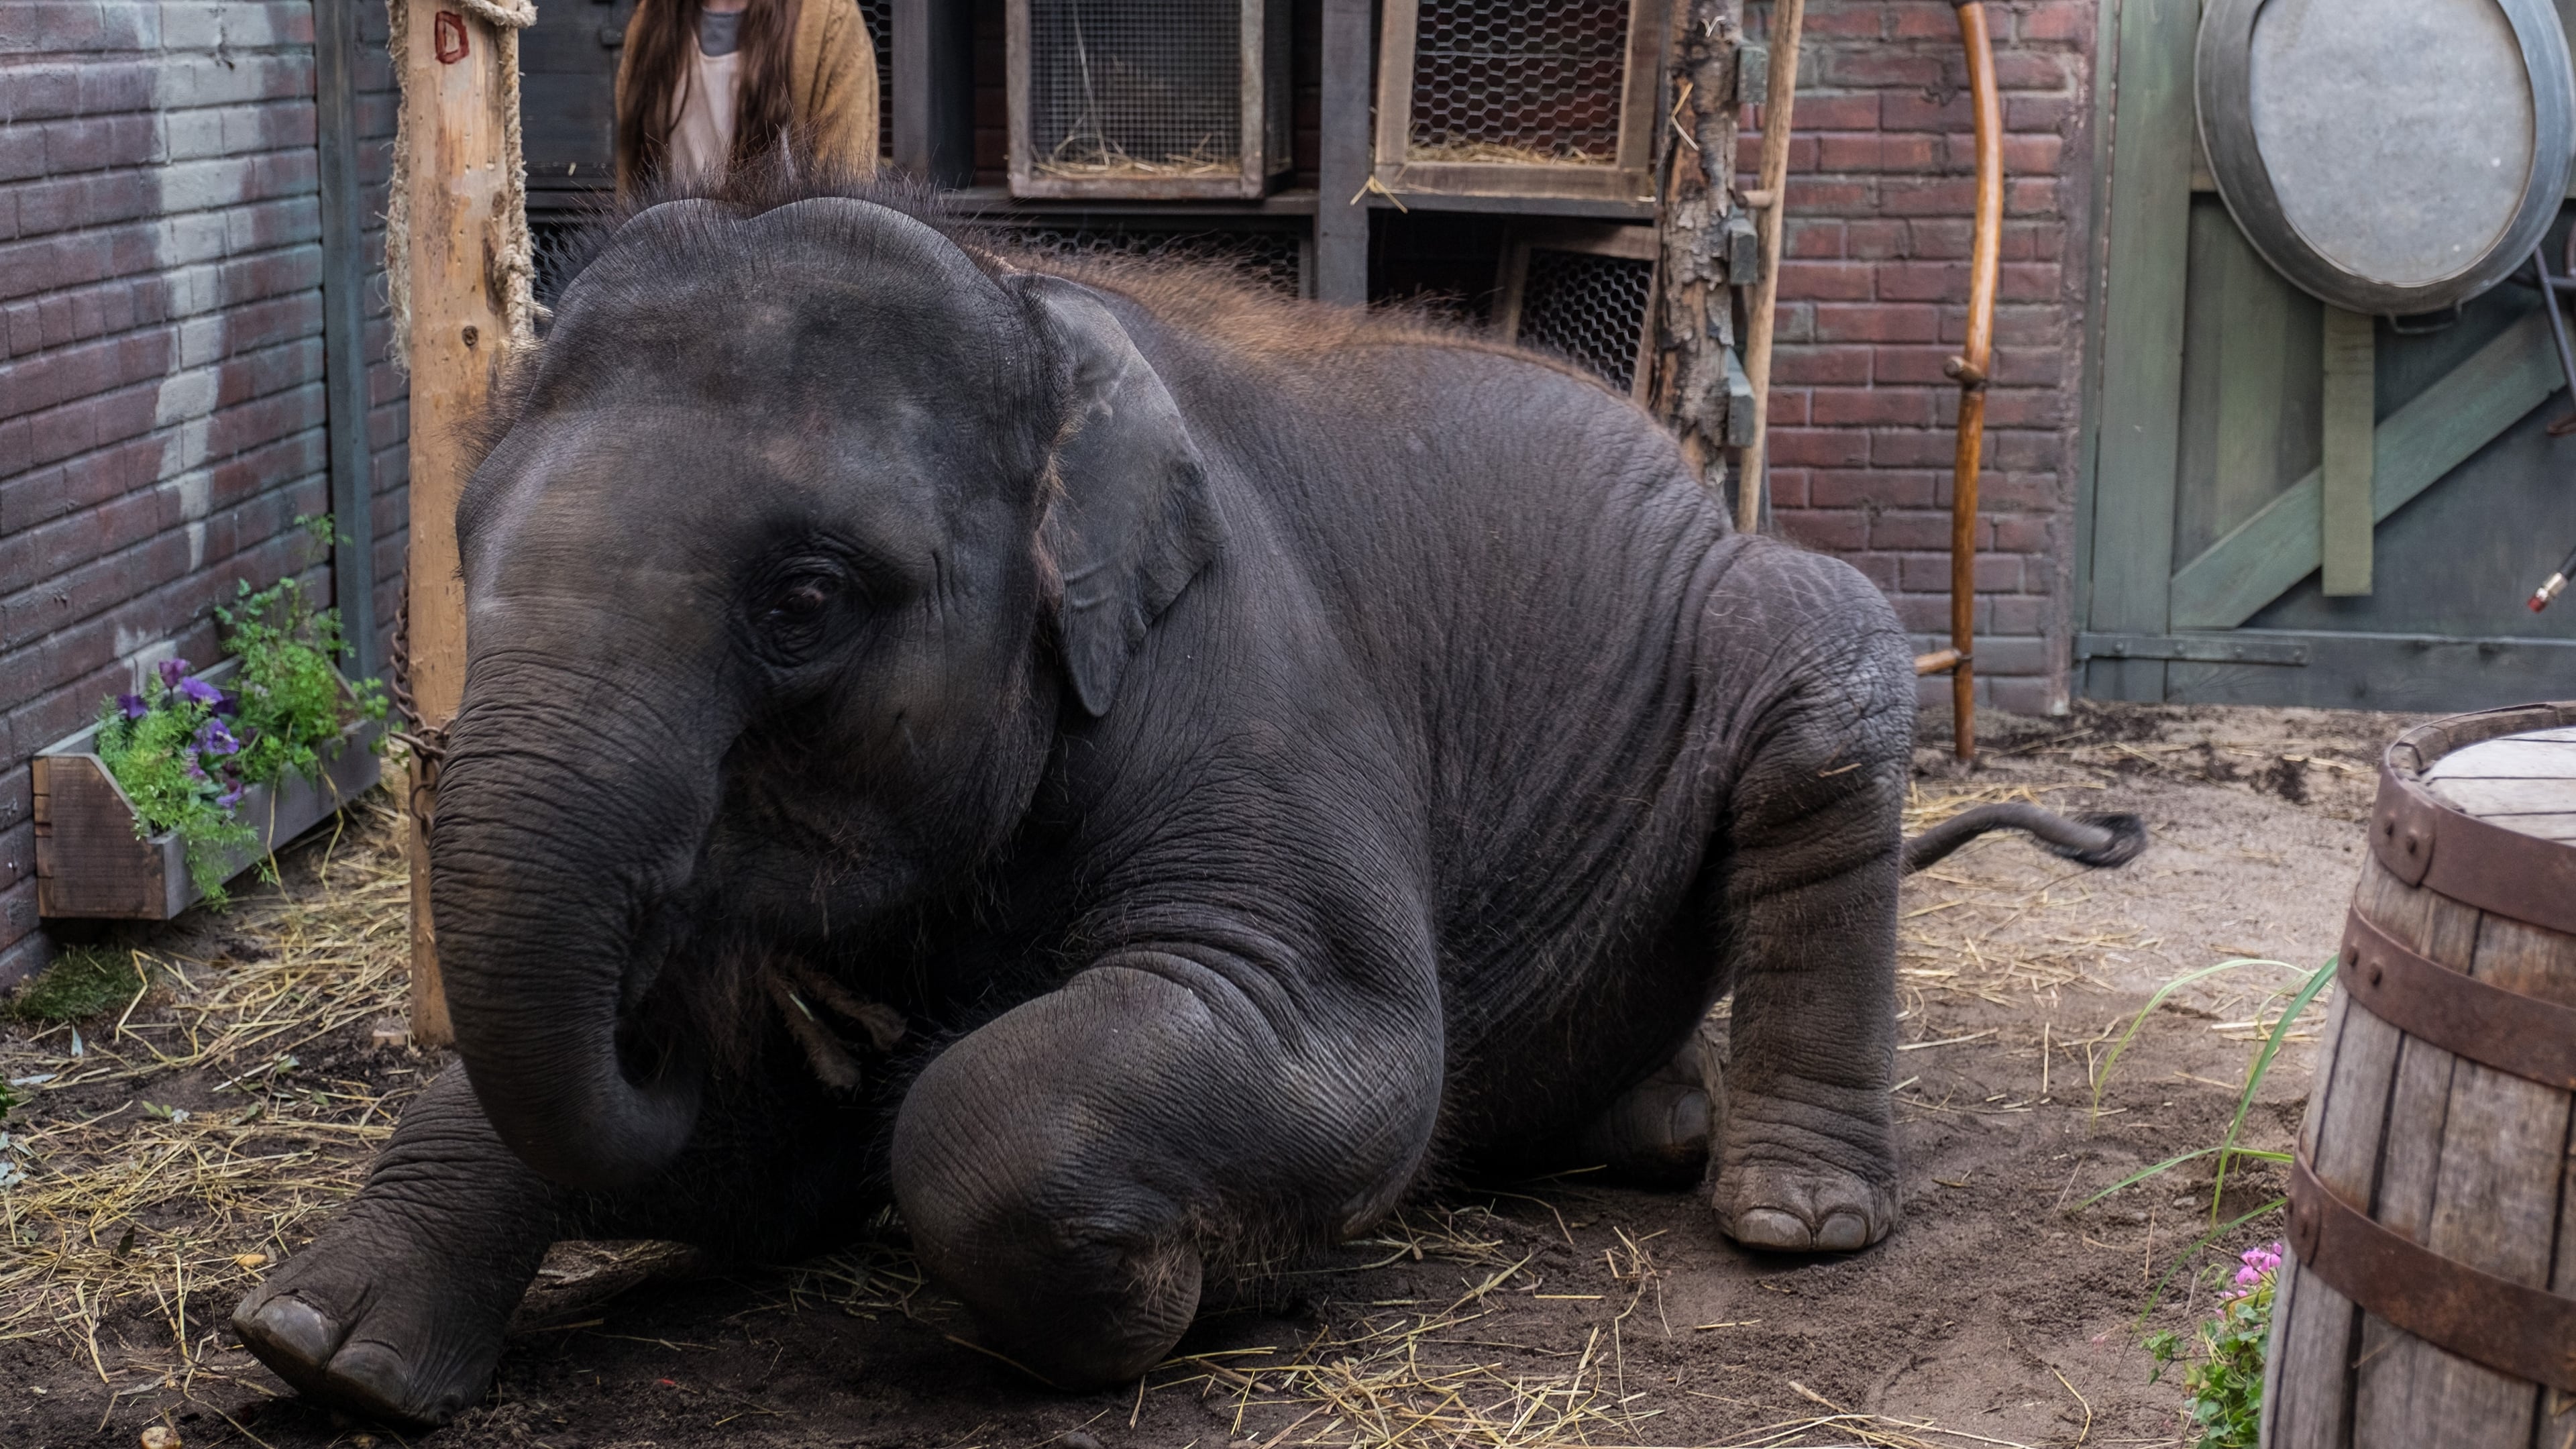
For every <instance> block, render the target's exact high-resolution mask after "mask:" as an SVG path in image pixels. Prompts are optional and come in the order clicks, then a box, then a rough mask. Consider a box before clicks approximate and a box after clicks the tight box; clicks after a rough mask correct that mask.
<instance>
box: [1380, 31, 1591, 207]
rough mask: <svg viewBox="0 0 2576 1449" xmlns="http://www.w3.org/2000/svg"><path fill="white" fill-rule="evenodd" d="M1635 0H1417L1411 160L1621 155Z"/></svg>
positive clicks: (1585, 159)
mask: <svg viewBox="0 0 2576 1449" xmlns="http://www.w3.org/2000/svg"><path fill="white" fill-rule="evenodd" d="M1628 6H1629V0H1421V4H1420V6H1419V8H1418V12H1417V19H1416V20H1415V22H1414V33H1413V94H1412V99H1411V104H1410V109H1409V114H1408V116H1407V124H1406V136H1405V159H1406V160H1408V161H1429V162H1461V161H1464V162H1504V163H1519V164H1540V165H1550V166H1564V165H1595V166H1609V165H1615V164H1616V163H1617V161H1618V158H1619V107H1620V100H1621V97H1622V95H1623V94H1624V93H1625V90H1626V81H1627V74H1626V70H1627V60H1628Z"/></svg>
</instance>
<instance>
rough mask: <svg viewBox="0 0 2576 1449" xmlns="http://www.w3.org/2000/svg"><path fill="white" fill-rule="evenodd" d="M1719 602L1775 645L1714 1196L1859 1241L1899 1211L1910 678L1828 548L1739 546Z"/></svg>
mask: <svg viewBox="0 0 2576 1449" xmlns="http://www.w3.org/2000/svg"><path fill="white" fill-rule="evenodd" d="M1746 567H1747V577H1748V578H1749V580H1750V581H1751V582H1753V583H1754V584H1755V585H1756V587H1755V588H1754V589H1752V590H1750V591H1748V593H1749V594H1750V595H1751V596H1750V597H1744V596H1739V597H1738V598H1737V599H1735V600H1731V601H1729V602H1730V603H1732V604H1733V605H1734V607H1735V610H1736V620H1737V623H1738V624H1739V625H1740V626H1741V627H1743V628H1744V629H1745V630H1746V631H1747V632H1748V633H1749V634H1751V635H1752V636H1753V637H1761V638H1767V639H1773V640H1777V641H1779V643H1778V644H1777V645H1776V646H1775V647H1774V650H1773V652H1772V655H1771V660H1770V663H1769V668H1770V669H1771V670H1773V671H1776V672H1775V673H1774V675H1773V677H1772V678H1771V679H1769V680H1766V681H1764V682H1763V684H1762V687H1761V688H1759V689H1758V690H1756V691H1755V695H1756V697H1757V698H1761V699H1763V700H1765V701H1766V703H1765V704H1764V705H1763V706H1762V707H1760V708H1759V709H1758V710H1754V711H1751V712H1750V714H1749V717H1748V719H1747V720H1746V721H1745V722H1744V727H1743V729H1742V732H1741V735H1740V736H1739V737H1740V738H1741V739H1742V740H1743V748H1744V749H1745V750H1746V753H1745V755H1744V756H1743V757H1742V759H1741V763H1740V767H1739V768H1740V773H1739V775H1738V776H1737V778H1736V780H1735V782H1734V786H1733V790H1732V799H1731V809H1730V812H1729V814H1730V816H1731V821H1730V826H1729V829H1728V832H1727V838H1726V839H1725V840H1723V841H1721V842H1720V843H1719V848H1718V850H1717V852H1716V853H1715V856H1714V857H1713V865H1714V869H1715V870H1716V872H1717V876H1716V883H1717V885H1718V886H1719V891H1718V893H1717V900H1716V909H1717V911H1718V913H1719V918H1718V919H1717V920H1715V921H1713V922H1712V923H1711V925H1712V928H1713V930H1714V932H1715V934H1716V936H1717V938H1718V941H1719V943H1720V951H1721V953H1722V956H1723V960H1722V961H1721V963H1720V970H1721V972H1722V973H1723V979H1724V980H1726V981H1727V982H1729V983H1731V984H1732V986H1733V989H1734V993H1735V1002H1734V1010H1733V1014H1732V1019H1731V1020H1730V1022H1729V1023H1728V1035H1729V1050H1728V1054H1727V1060H1726V1064H1725V1070H1726V1076H1725V1084H1724V1085H1725V1090H1724V1095H1723V1099H1722V1100H1721V1101H1719V1102H1718V1103H1717V1104H1716V1111H1715V1113H1714V1115H1715V1116H1716V1117H1717V1119H1718V1124H1717V1130H1716V1135H1717V1144H1716V1148H1715V1150H1714V1151H1713V1152H1712V1153H1711V1154H1710V1160H1709V1177H1708V1183H1707V1192H1708V1195H1709V1200H1710V1202H1711V1205H1712V1206H1714V1207H1715V1209H1716V1211H1717V1217H1718V1225H1719V1226H1720V1227H1721V1228H1723V1229H1724V1230H1725V1231H1726V1233H1727V1234H1728V1235H1729V1236H1731V1237H1733V1238H1734V1239H1735V1240H1736V1241H1737V1242H1740V1243H1743V1244H1745V1245H1746V1246H1748V1247H1757V1248H1769V1249H1774V1250H1785V1251H1793V1252H1814V1251H1849V1250H1852V1249H1856V1248H1863V1247H1867V1246H1868V1245H1870V1244H1871V1243H1875V1242H1877V1241H1878V1240H1879V1239H1881V1238H1883V1237H1885V1236H1886V1235H1887V1234H1888V1232H1889V1231H1890V1230H1892V1229H1893V1228H1894V1227H1895V1225H1896V1215H1897V1164H1896V1148H1895V1133H1894V1124H1893V1122H1892V1120H1891V1115H1892V1109H1891V1107H1890V1104H1889V1101H1888V1087H1889V1084H1890V1082H1891V1081H1892V1080H1893V1068H1894V1065H1895V1039H1896V975H1895V972H1896V887H1897V861H1898V853H1899V839H1898V836H1899V816H1900V814H1901V812H1902V810H1903V806H1904V800H1905V782H1906V777H1907V773H1908V770H1909V768H1910V751H1911V744H1912V733H1913V719H1914V701H1913V688H1914V681H1913V676H1912V672H1911V670H1910V669H1909V668H1908V667H1907V661H1906V659H1905V649H1904V639H1903V636H1902V635H1901V634H1899V633H1898V631H1897V629H1896V620H1895V619H1894V617H1893V616H1891V615H1890V614H1889V613H1888V610H1887V606H1886V604H1885V603H1884V602H1883V601H1882V600H1880V599H1879V598H1878V597H1877V595H1876V593H1875V591H1874V590H1872V589H1871V587H1870V585H1869V584H1868V582H1867V581H1866V580H1864V579H1863V578H1861V576H1860V575H1859V574H1858V573H1856V572H1854V571H1853V570H1851V569H1849V568H1847V567H1845V566H1843V565H1841V564H1838V563H1836V562H1834V561H1832V560H1829V559H1821V558H1816V557H1813V556H1804V555H1790V554H1787V553H1786V552H1785V551H1782V552H1781V553H1777V554H1773V555H1772V556H1771V557H1770V558H1769V559H1767V560H1753V561H1749V562H1748V565H1747V566H1746Z"/></svg>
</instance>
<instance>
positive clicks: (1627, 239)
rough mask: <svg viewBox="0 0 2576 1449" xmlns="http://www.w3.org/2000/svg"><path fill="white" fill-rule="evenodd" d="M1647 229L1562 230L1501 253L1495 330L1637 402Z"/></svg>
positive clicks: (1648, 302) (1646, 319)
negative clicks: (1551, 355)
mask: <svg viewBox="0 0 2576 1449" xmlns="http://www.w3.org/2000/svg"><path fill="white" fill-rule="evenodd" d="M1655 257H1656V246H1655V229H1654V228H1653V227H1650V226H1601V225H1591V226H1583V225H1576V226H1563V227H1556V228H1551V229H1548V230H1543V231H1532V232H1528V233H1524V234H1523V235H1521V236H1518V237H1515V238H1514V239H1513V241H1512V243H1511V245H1510V246H1508V247H1506V248H1505V249H1504V251H1503V268H1502V277H1501V279H1500V285H1499V287H1498V288H1497V291H1498V293H1499V296H1498V298H1497V300H1496V303H1495V325H1496V329H1497V330H1498V331H1500V332H1501V333H1502V336H1503V340H1504V341H1506V342H1517V343H1519V344H1520V345H1521V346H1523V347H1528V348H1532V349H1535V350H1537V351H1540V352H1546V353H1551V354H1553V355H1555V356H1557V357H1561V358H1563V359H1564V360H1566V361H1567V362H1571V363H1573V364H1574V365H1575V366H1577V367H1580V368H1582V369H1583V370H1584V371H1586V372H1589V373H1591V374H1593V375H1594V376H1596V377H1598V378H1600V379H1601V380H1602V381H1603V382H1605V383H1608V384H1609V385H1610V386H1611V387H1613V388H1615V389H1617V390H1618V391H1620V392H1623V393H1626V394H1627V395H1628V396H1630V397H1632V398H1635V399H1637V400H1638V401H1640V402H1643V401H1645V398H1646V389H1647V385H1648V383H1649V381H1650V377H1649V373H1650V371H1651V370H1652V366H1653V360H1654V325H1653V321H1654V309H1655Z"/></svg>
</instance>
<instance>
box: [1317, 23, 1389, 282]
mask: <svg viewBox="0 0 2576 1449" xmlns="http://www.w3.org/2000/svg"><path fill="white" fill-rule="evenodd" d="M1323 26H1324V36H1323V39H1324V74H1323V126H1322V130H1323V136H1322V142H1323V146H1322V157H1321V165H1322V170H1321V177H1320V180H1319V182H1318V186H1317V190H1316V194H1315V296H1316V298H1317V299H1318V300H1321V301H1325V302H1330V303H1332V304H1334V305H1335V306H1340V307H1361V306H1366V305H1367V304H1368V251H1369V208H1368V197H1367V196H1366V195H1364V194H1363V192H1362V188H1364V187H1366V186H1367V185H1368V179H1369V171H1370V168H1371V167H1372V166H1373V165H1374V164H1375V163H1374V158H1373V157H1372V156H1371V154H1370V145H1369V98H1370V88H1369V64H1370V62H1371V61H1372V60H1374V59H1375V52H1376V43H1375V37H1374V36H1373V35H1372V33H1371V32H1370V29H1369V0H1324V15H1323Z"/></svg>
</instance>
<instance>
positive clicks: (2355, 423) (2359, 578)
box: [2317, 307, 2379, 597]
mask: <svg viewBox="0 0 2576 1449" xmlns="http://www.w3.org/2000/svg"><path fill="white" fill-rule="evenodd" d="M2324 316H2325V401H2324V408H2323V416H2322V417H2321V418H2320V420H2319V422H2320V428H2321V431H2322V432H2323V434H2324V438H2325V448H2324V454H2325V461H2324V462H2323V463H2322V464H2321V465H2320V466H2319V467H2318V470H2317V473H2318V480H2319V487H2320V489H2321V490H2322V491H2321V493H2320V495H2319V506H2320V508H2321V509H2322V510H2323V519H2322V523H2321V526H2320V528H2319V529H2318V540H2317V546H2318V551H2319V553H2320V554H2321V555H2322V556H2323V566H2324V569H2325V592H2326V593H2327V594H2328V595H2329V596H2333V597H2350V596H2354V595H2363V594H2368V593H2369V592H2370V553H2371V549H2370V536H2371V531H2372V528H2373V527H2374V525H2376V523H2377V522H2378V520H2377V518H2376V516H2375V515H2374V514H2373V513H2372V511H2371V497H2370V472H2371V454H2372V452H2373V451H2374V448H2375V442H2376V440H2375V439H2374V437H2373V432H2374V429H2373V419H2374V416H2375V411H2374V407H2375V398H2376V392H2377V389H2376V384H2375V382H2374V378H2373V373H2374V370H2375V369H2374V366H2373V358H2372V354H2373V352H2374V351H2375V350H2376V346H2375V344H2376V342H2377V338H2376V335H2375V334H2376V331H2377V328H2378V325H2379V324H2378V322H2377V320H2376V319H2374V318H2371V317H2366V316H2363V315H2362V314H2361V313H2358V312H2347V311H2345V310H2343V309H2342V308H2341V307H2327V308H2325V309H2324Z"/></svg>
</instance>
